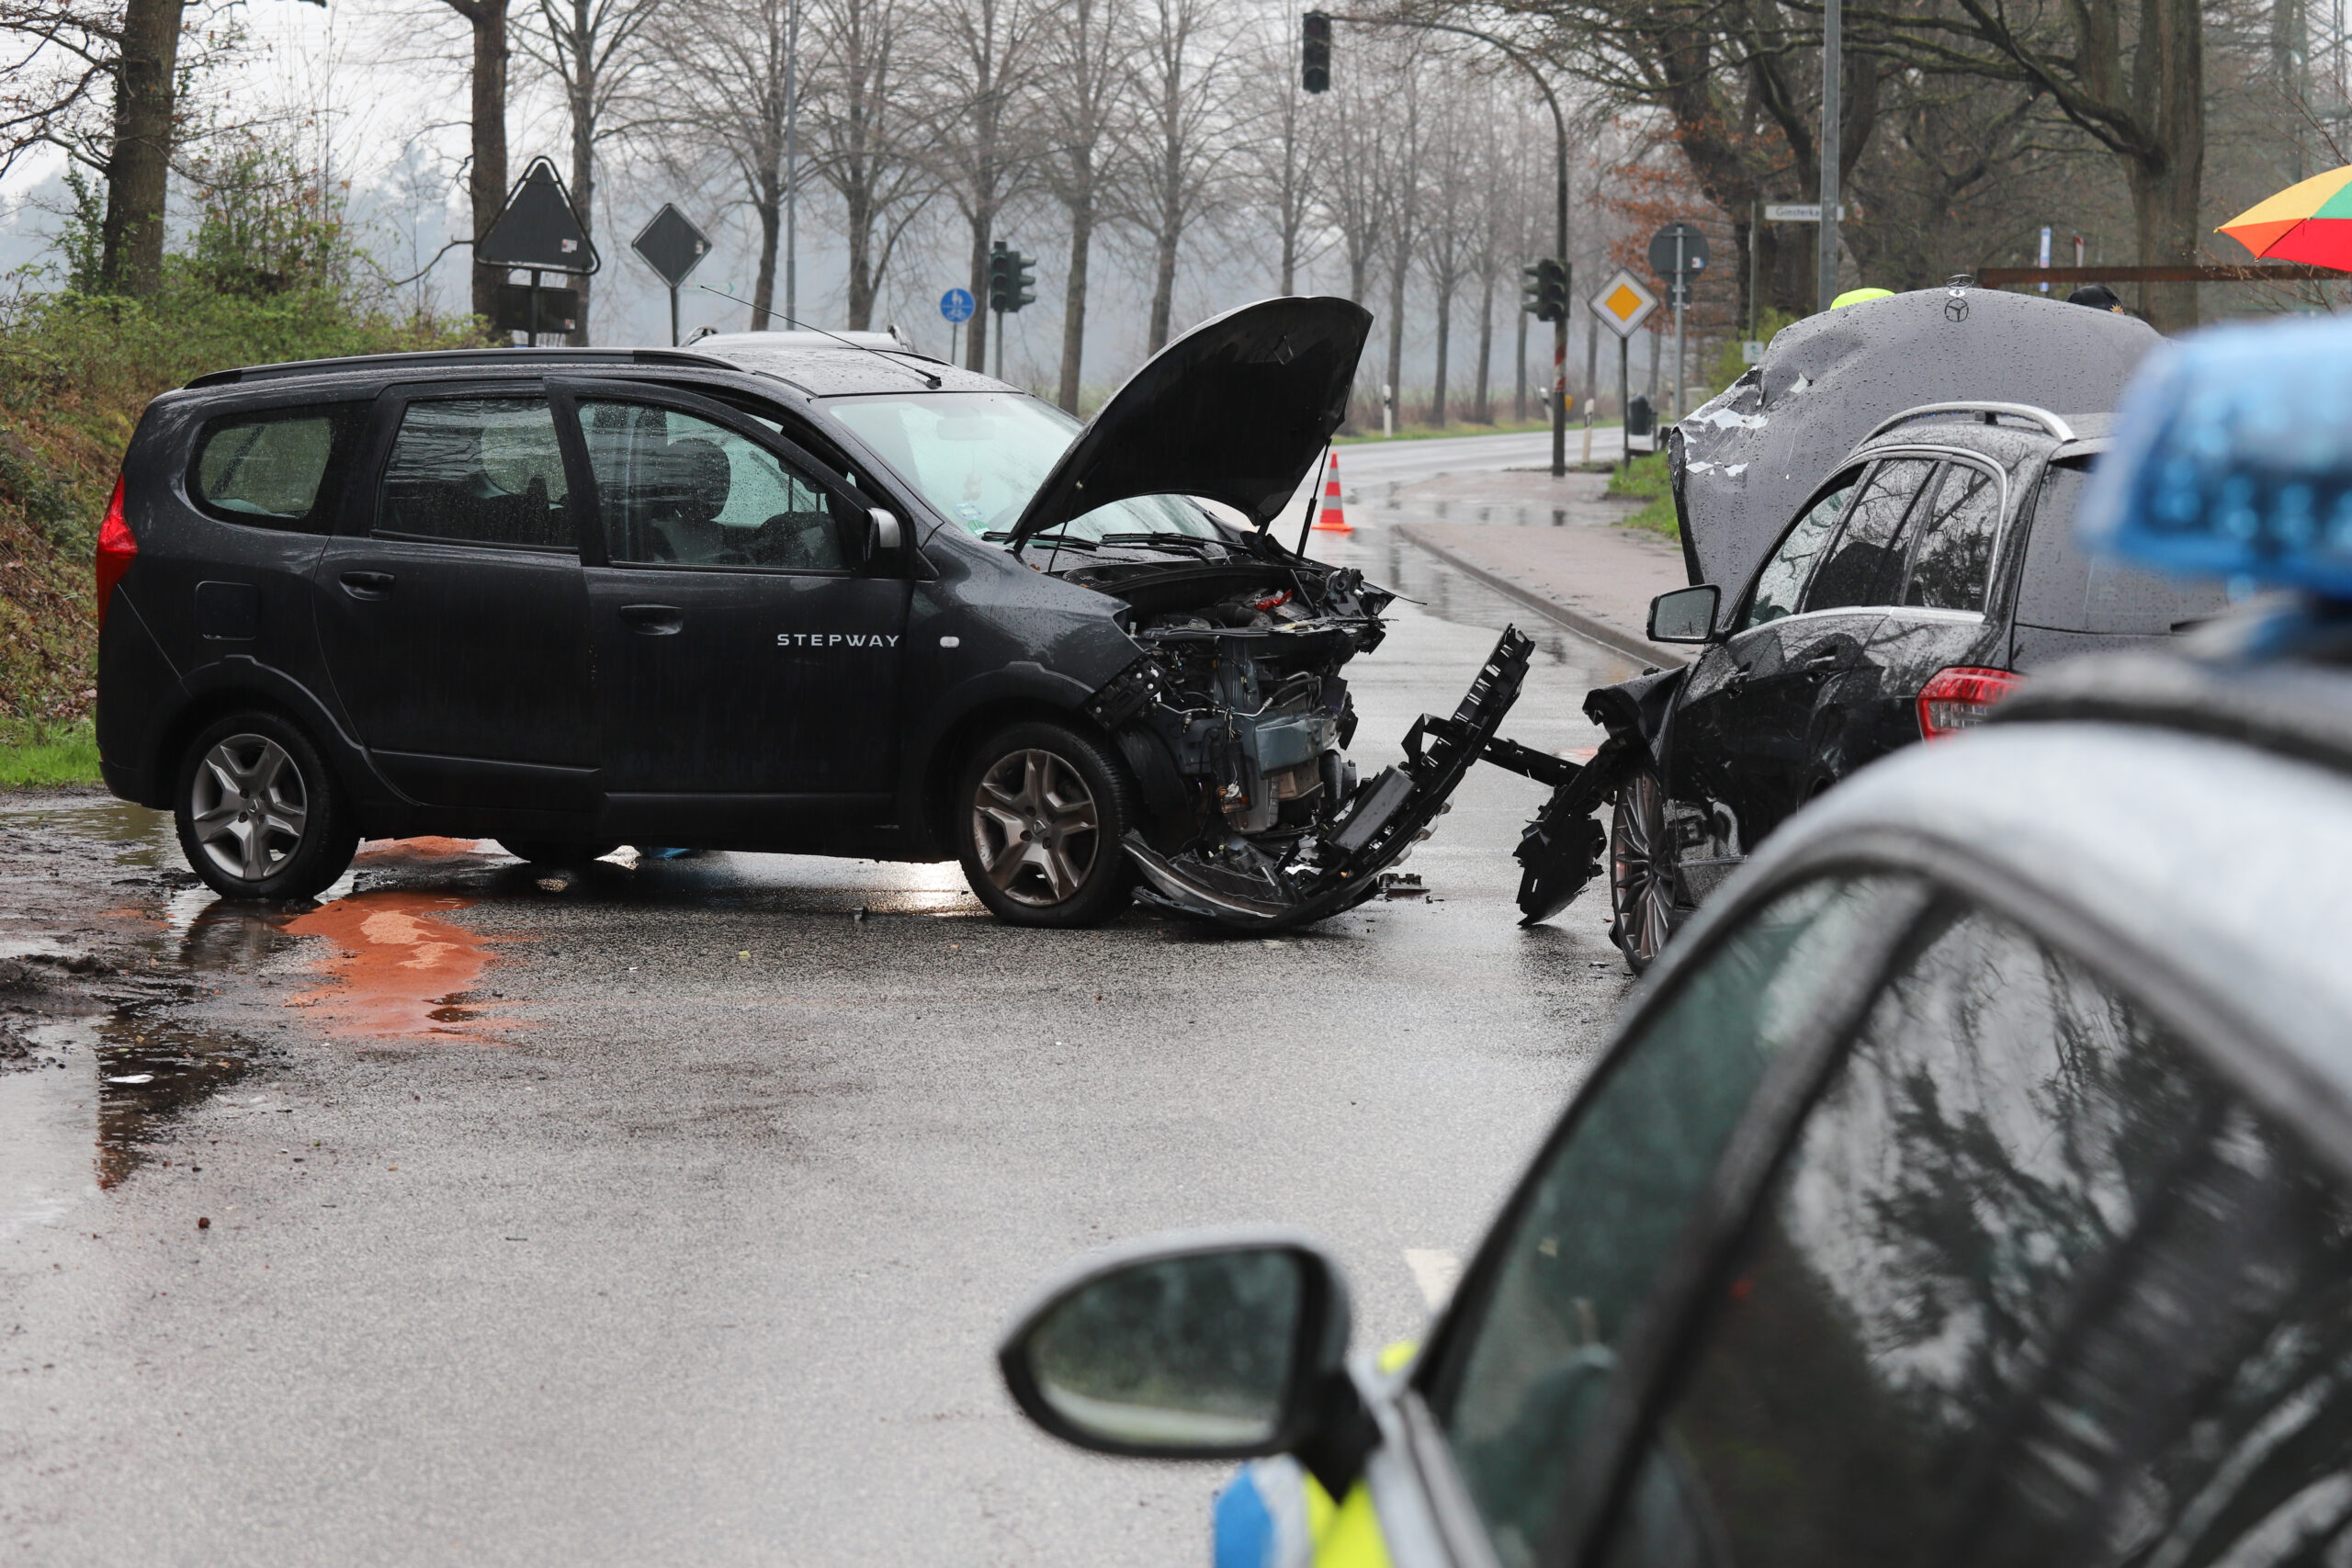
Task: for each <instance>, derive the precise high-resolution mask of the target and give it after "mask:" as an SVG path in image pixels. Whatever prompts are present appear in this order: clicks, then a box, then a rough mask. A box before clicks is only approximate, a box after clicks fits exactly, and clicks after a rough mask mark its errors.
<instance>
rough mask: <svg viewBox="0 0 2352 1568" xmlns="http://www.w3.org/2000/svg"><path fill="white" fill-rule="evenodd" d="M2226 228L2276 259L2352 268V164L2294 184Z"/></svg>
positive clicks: (2255, 250) (2241, 241)
mask: <svg viewBox="0 0 2352 1568" xmlns="http://www.w3.org/2000/svg"><path fill="white" fill-rule="evenodd" d="M2221 231H2222V233H2224V234H2227V235H2228V236H2230V238H2232V239H2233V240H2235V241H2236V242H2237V243H2239V244H2241V245H2244V246H2245V248H2246V249H2247V250H2249V251H2252V252H2253V253H2254V254H2256V255H2257V256H2267V257H2268V258H2269V259H2270V260H2272V261H2292V262H2303V263H2306V264H2307V265H2312V266H2335V267H2346V268H2352V164H2347V165H2346V166H2345V167H2343V168H2341V169H2330V170H2329V171H2328V172H2327V173H2325V174H2324V175H2312V177H2311V178H2310V179H2307V180H2305V181H2303V182H2302V184H2301V185H2292V186H2288V187H2287V188H2286V189H2285V190H2282V191H2280V192H2279V193H2278V195H2277V196H2274V197H2271V198H2270V199H2269V200H2267V201H2264V202H2258V203H2256V205H2255V206H2252V207H2249V208H2247V209H2245V211H2244V212H2241V213H2239V214H2238V215H2237V216H2236V217H2235V218H2233V219H2231V220H2229V221H2228V222H2227V223H2224V224H2222V229H2221Z"/></svg>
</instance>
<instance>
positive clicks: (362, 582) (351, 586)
mask: <svg viewBox="0 0 2352 1568" xmlns="http://www.w3.org/2000/svg"><path fill="white" fill-rule="evenodd" d="M343 591H344V592H345V593H348V594H350V595H351V596H352V597H353V598H354V599H389V598H390V597H391V594H392V574H391V573H390V572H389V571H346V572H345V573H344V574H343Z"/></svg>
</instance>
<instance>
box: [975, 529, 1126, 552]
mask: <svg viewBox="0 0 2352 1568" xmlns="http://www.w3.org/2000/svg"><path fill="white" fill-rule="evenodd" d="M980 537H981V538H983V539H986V540H987V541H988V542H989V544H991V545H1001V544H1002V543H1004V542H1005V541H1006V540H1007V539H1010V538H1011V537H1012V530H1011V529H1009V528H991V529H989V531H988V532H987V533H985V534H983V535H981V536H980ZM1021 542H1022V543H1023V545H1067V546H1068V547H1070V548H1071V549H1074V550H1091V549H1099V548H1101V547H1100V546H1098V545H1097V544H1095V542H1094V541H1093V540H1091V539H1081V538H1080V537H1079V536H1077V535H1076V534H1032V535H1030V536H1028V537H1027V538H1025V539H1023V540H1022V541H1021Z"/></svg>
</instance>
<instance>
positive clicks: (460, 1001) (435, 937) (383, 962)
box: [286, 888, 512, 1040]
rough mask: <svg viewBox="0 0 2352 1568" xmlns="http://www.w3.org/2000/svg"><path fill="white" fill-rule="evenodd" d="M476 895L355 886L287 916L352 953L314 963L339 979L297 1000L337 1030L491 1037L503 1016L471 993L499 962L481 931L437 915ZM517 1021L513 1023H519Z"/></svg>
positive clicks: (299, 931) (298, 927)
mask: <svg viewBox="0 0 2352 1568" xmlns="http://www.w3.org/2000/svg"><path fill="white" fill-rule="evenodd" d="M472 903H473V900H472V899H470V898H461V897H456V896H455V895H452V894H447V893H415V892H410V891H407V890H405V889H400V888H386V889H384V890H382V891H380V892H374V893H355V894H353V895H352V896H351V897H348V898H337V899H335V900H334V902H333V903H331V904H322V905H321V906H320V907H319V908H316V909H313V910H311V912H310V913H309V914H307V915H301V916H299V917H297V918H296V919H293V920H290V921H288V923H287V926H286V929H287V930H288V931H291V932H293V933H294V934H295V935H297V936H322V937H325V938H326V939H328V940H329V941H330V942H334V943H335V944H336V945H337V946H338V947H340V948H341V949H342V950H343V951H342V952H341V953H337V954H336V955H334V956H333V957H330V958H324V959H322V960H320V961H319V963H318V964H316V965H314V967H315V968H316V969H317V970H318V972H319V973H320V974H321V975H322V976H326V978H327V979H328V981H329V982H330V983H329V984H328V985H326V986H323V987H320V988H319V989H317V990H315V991H306V992H304V993H303V994H302V995H300V996H298V997H292V998H288V1002H287V1005H288V1006H289V1007H300V1008H303V1009H305V1010H308V1011H309V1013H310V1016H311V1018H313V1019H315V1020H316V1021H318V1022H319V1024H320V1025H321V1027H322V1028H323V1029H325V1030H326V1031H327V1032H329V1033H332V1034H340V1035H344V1036H346V1037H353V1036H356V1037H366V1038H372V1039H378V1040H408V1039H422V1038H433V1037H438V1038H442V1039H447V1038H449V1037H451V1036H455V1037H457V1038H459V1039H469V1040H487V1039H488V1038H489V1037H490V1030H491V1027H492V1023H493V1022H494V1021H493V1020H492V1019H489V1018H487V1017H485V1016H484V1014H485V1012H486V1011H487V1010H486V1009H485V1008H484V1007H483V1006H482V1005H481V1003H480V1002H478V1001H477V1000H475V999H474V998H473V996H472V995H471V994H470V993H472V992H473V990H474V988H475V987H476V986H477V985H478V984H479V983H480V981H481V975H482V971H483V970H485V969H487V968H488V967H490V965H491V964H495V963H497V962H499V958H498V955H497V954H496V953H493V952H492V950H491V945H490V939H489V938H487V937H485V936H483V935H482V934H481V932H479V931H468V930H467V929H466V928H465V927H463V926H458V925H452V924H451V923H449V922H448V921H447V920H442V919H435V918H434V917H435V916H436V915H443V914H447V913H448V912H449V911H451V910H453V909H463V908H468V907H469V906H470V905H471V904H472ZM509 1027H512V1025H509Z"/></svg>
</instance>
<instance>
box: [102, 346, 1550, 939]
mask: <svg viewBox="0 0 2352 1568" xmlns="http://www.w3.org/2000/svg"><path fill="white" fill-rule="evenodd" d="M1370 320H1371V318H1370V317H1369V315H1368V314H1367V313H1366V312H1365V311H1363V310H1362V309H1361V308H1359V307H1357V306H1355V305H1353V304H1351V303H1349V302H1347V301H1345V300H1340V299H1271V300H1266V301H1262V302H1261V303H1259V304H1257V305H1252V306H1248V307H1245V308H1243V309H1241V310H1236V311H1233V312H1231V313H1229V314H1227V315H1226V316H1223V317H1220V318H1217V319H1216V320H1215V321H1210V322H1207V323H1205V324H1204V325H1203V326H1201V327H1199V328H1197V329H1195V330H1194V331H1193V332H1192V333H1188V334H1186V336H1184V337H1183V338H1182V339H1180V340H1179V341H1178V342H1176V343H1175V344H1171V345H1170V347H1169V348H1168V349H1167V350H1166V351H1164V352H1163V353H1162V354H1161V355H1159V356H1158V357H1156V358H1155V359H1154V360H1153V361H1152V362H1151V363H1150V364H1148V365H1147V366H1146V367H1144V368H1143V369H1142V370H1141V371H1139V372H1138V373H1137V374H1136V377H1135V378H1134V379H1133V380H1131V381H1130V382H1129V383H1128V384H1127V385H1126V386H1125V388H1123V389H1121V390H1120V391H1119V393H1118V394H1117V395H1116V396H1115V397H1114V399H1113V400H1111V402H1110V403H1109V404H1108V405H1106V406H1105V407H1104V408H1103V411H1102V412H1100V413H1098V414H1097V415H1096V417H1095V418H1094V419H1093V420H1092V421H1091V423H1088V424H1087V425H1086V427H1085V428H1084V429H1083V430H1080V428H1079V426H1078V424H1077V422H1075V421H1073V420H1071V419H1069V418H1068V417H1067V416H1066V415H1064V414H1062V413H1060V412H1058V411H1057V410H1055V409H1053V408H1052V407H1051V406H1050V405H1048V404H1046V403H1044V402H1041V401H1039V400H1036V399H1035V398H1032V397H1029V396H1028V395H1026V394H1024V393H1022V392H1019V391H1017V390H1015V389H1012V388H1010V387H1007V386H1005V385H1003V384H1001V383H1000V382H996V381H991V380H989V379H988V378H984V377H980V376H977V375H972V374H969V373H967V372H965V371H962V370H958V369H956V368H954V367H950V366H947V365H944V364H942V363H940V362H938V361H935V360H931V359H926V358H923V357H922V356H919V355H913V354H910V353H907V352H903V351H901V350H899V348H898V347H897V346H896V345H894V344H892V345H888V346H887V347H886V346H882V345H880V344H876V343H872V342H852V341H848V340H844V339H840V338H835V337H831V336H830V335H826V334H809V333H745V334H739V335H735V336H729V337H718V338H710V339H706V340H704V341H703V342H702V343H701V344H698V345H696V348H695V351H693V352H681V351H675V350H658V351H656V350H643V351H626V350H618V351H615V350H552V349H532V350H511V349H506V350H477V351H467V352H461V353H453V354H441V355H389V356H378V357H371V358H365V359H346V360H328V361H318V362H312V363H307V364H300V365H284V366H270V367H258V368H253V369H244V370H232V371H225V372H222V373H220V374H218V375H212V376H207V377H203V378H199V379H198V380H197V381H196V382H193V383H191V384H190V385H189V386H188V387H187V388H186V389H182V390H179V391H175V392H171V393H166V394H165V395H164V396H163V397H160V398H158V399H157V400H155V401H154V403H153V405H151V406H150V408H149V409H148V411H147V412H146V415H145V417H144V418H143V419H142V420H141V423H140V425H139V429H138V432H137V434H135V435H134V437H133V438H132V441H131V444H130V449H129V452H128V453H127V455H126V456H125V457H124V461H123V471H122V478H121V481H120V483H119V487H118V489H117V491H116V494H115V500H114V504H113V506H112V508H111V509H110V511H109V513H108V515H107V520H106V524H105V526H104V529H103V531H102V537H101V541H100V544H99V550H98V602H99V614H100V625H101V630H100V637H99V673H98V745H99V750H100V754H101V757H102V760H103V763H104V768H105V773H106V778H107V784H108V785H109V786H110V787H111V788H112V789H113V790H114V791H115V792H116V793H117V794H118V795H123V796H126V797H128V798H130V799H132V800H136V801H140V802H142V803H144V804H146V805H150V806H153V807H159V808H168V809H170V810H172V811H174V812H175V814H176V816H177V819H178V824H179V833H180V840H181V843H182V845H183V847H184V848H185V850H186V852H187V856H188V860H189V862H190V863H191V864H192V865H193V866H194V867H195V869H196V871H197V872H198V874H199V875H201V876H202V877H203V878H204V880H205V881H206V882H207V883H209V884H210V885H211V886H213V887H214V888H216V889H218V890H219V891H220V892H221V893H222V894H224V895H227V896H230V897H260V898H286V897H304V896H308V895H310V894H312V893H315V892H317V891H319V890H321V889H322V888H324V887H325V886H327V885H328V884H330V883H331V882H333V881H334V879H335V878H336V877H337V876H338V875H340V874H341V873H342V872H343V870H344V868H345V865H346V864H347V863H349V861H350V858H351V855H352V852H353V850H354V847H355V844H356V840H358V839H359V838H360V837H363V836H364V837H369V838H379V837H405V836H411V835H415V834H421V833H446V834H451V835H459V836H466V837H492V838H495V839H497V840H498V841H499V842H500V843H502V844H503V845H504V846H505V847H506V848H508V849H510V850H512V851H513V852H515V853H516V854H518V855H521V856H523V857H524V858H526V859H530V860H542V859H544V860H556V861H563V860H575V859H581V858H585V857H589V856H594V855H596V854H599V853H602V852H605V851H607V850H609V849H610V848H612V847H613V846H615V845H616V844H619V843H625V842H628V843H640V844H642V843H652V844H662V845H678V846H688V847H707V848H730V849H752V850H772V851H798V852H819V853H831V854H848V855H861V856H872V857H876V858H889V859H910V860H939V859H946V858H949V857H956V858H960V860H961V861H962V863H963V865H964V869H965V872H966V874H967V877H968V878H969V880H970V882H971V885H972V887H973V890H974V891H975V892H976V893H977V894H978V896H979V897H980V898H981V899H982V900H983V901H984V902H985V903H986V904H987V905H988V906H989V908H991V909H992V910H994V911H995V912H996V913H997V914H998V915H999V916H1001V917H1002V918H1004V919H1010V920H1014V921H1018V922H1022V923H1027V924H1036V925H1070V924H1078V923H1082V922H1086V921H1091V920H1097V919H1103V918H1104V917H1106V916H1107V915H1109V914H1110V913H1112V912H1113V911H1114V910H1115V909H1116V908H1119V907H1120V906H1121V905H1122V904H1123V903H1124V902H1125V899H1126V898H1127V897H1129V895H1130V894H1131V893H1134V892H1140V893H1141V894H1142V896H1144V897H1148V898H1152V899H1155V900H1157V901H1158V902H1159V903H1160V904H1162V905H1164V906H1166V907H1169V908H1174V909H1178V910H1182V911H1184V912H1186V913H1190V914H1193V915H1197V916H1201V917H1204V918H1208V919H1219V920H1224V921H1227V922H1228V923H1235V924H1245V925H1247V924H1256V925H1280V924H1291V923H1296V922H1298V921H1302V920H1308V919H1317V918H1319V917H1321V916H1323V915H1326V914H1329V913H1330V912H1333V911H1334V910H1336V909H1338V908H1345V907H1346V906H1348V905H1350V904H1352V903H1354V902H1356V901H1358V900H1359V899H1361V898H1362V897H1366V896H1368V895H1369V894H1370V893H1371V892H1372V891H1373V890H1374V886H1376V882H1377V876H1376V874H1377V872H1378V871H1379V870H1380V868H1381V867H1383V866H1385V865H1388V864H1391V863H1394V862H1395V861H1397V859H1399V858H1401V856H1402V855H1403V854H1404V853H1405V852H1407V851H1408V849H1409V848H1410V846H1411V844H1412V843H1413V841H1414V840H1417V839H1418V838H1419V837H1422V836H1424V834H1425V830H1426V829H1427V828H1428V825H1429V823H1430V820H1431V819H1432V818H1434V817H1435V816H1436V814H1437V813H1438V811H1439V809H1440V808H1441V807H1442V804H1443V802H1444V798H1445V796H1446V795H1448V794H1449V793H1450V792H1451V791H1452V789H1453V786H1454V784H1456V783H1458V782H1459V780H1460V778H1461V775H1462V773H1464V771H1466V769H1467V768H1468V767H1469V766H1470V764H1471V763H1472V762H1473V761H1476V757H1477V754H1478V751H1479V750H1480V748H1481V747H1482V746H1483V745H1484V743H1485V742H1486V740H1487V739H1488V738H1490V737H1491V735H1492V732H1493V729H1494V726H1495V723H1496V721H1498V719H1499V718H1500V717H1501V716H1502V713H1503V711H1504V710H1505V709H1507V708H1508V707H1509V705H1510V701H1511V699H1512V698H1513V696H1514V695H1515V694H1516V693H1517V690H1518V683H1519V680H1520V677H1521V673H1522V672H1523V671H1524V667H1525V660H1526V652H1527V647H1528V645H1527V644H1526V642H1525V640H1524V639H1523V638H1519V637H1516V636H1515V635H1510V634H1507V635H1506V636H1505V637H1504V639H1503V641H1502V643H1501V644H1500V645H1499V646H1498V649H1497V652H1496V656H1495V658H1494V659H1493V660H1490V661H1489V662H1488V664H1487V667H1486V668H1485V669H1484V670H1483V671H1481V672H1480V674H1479V677H1478V679H1477V681H1476V684H1475V685H1474V687H1473V690H1472V692H1471V694H1470V695H1469V696H1468V697H1467V698H1465V699H1464V705H1463V707H1462V709H1461V711H1460V712H1458V713H1457V714H1456V715H1454V716H1453V717H1452V718H1436V717H1430V718H1425V719H1424V721H1423V722H1422V723H1421V724H1419V725H1417V726H1416V727H1415V730H1414V732H1413V734H1412V735H1411V736H1410V737H1408V761H1407V762H1406V763H1405V764H1404V765H1402V766H1400V767H1397V768H1391V769H1388V770H1386V771H1385V772H1384V773H1382V774H1381V775H1380V776H1379V777H1377V778H1374V779H1370V780H1365V781H1363V783H1362V784H1361V786H1360V785H1359V784H1358V781H1357V778H1356V774H1355V769H1354V766H1353V764H1352V763H1351V762H1350V761H1348V759H1347V757H1346V755H1345V747H1346V745H1347V742H1348V740H1349V738H1350V737H1351V734H1352V733H1353V730H1354V727H1355V716H1354V712H1353V709H1352V707H1351V704H1350V702H1349V699H1348V693H1347V683H1346V682H1345V680H1344V679H1343V678H1342V677H1341V675H1340V669H1341V667H1342V666H1343V665H1344V664H1346V662H1347V661H1348V660H1350V659H1351V658H1352V657H1354V656H1355V655H1356V654H1357V653H1359V652H1364V651H1368V650H1370V649H1373V648H1374V647H1375V646H1377V644H1378V643H1379V641H1380V638H1381V635H1382V622H1381V618H1380V611H1381V610H1382V608H1383V607H1384V606H1385V604H1387V603H1388V602H1389V599H1390V595H1388V594H1387V593H1385V592H1383V591H1381V590H1379V589H1377V588H1374V587H1372V586H1370V585H1369V584H1367V583H1365V582H1364V581H1363V579H1362V578H1361V576H1360V575H1359V574H1358V573H1356V572H1354V571H1352V570H1340V569H1334V568H1332V567H1329V566H1327V565H1322V564H1318V563H1317V562H1314V561H1311V560H1308V559H1306V558H1305V557H1304V556H1303V555H1302V554H1301V553H1299V551H1297V550H1295V549H1294V548H1291V547H1285V546H1284V545H1283V544H1282V543H1281V542H1280V541H1278V540H1276V539H1275V538H1274V537H1273V536H1272V531H1271V528H1270V525H1272V524H1273V523H1274V522H1275V521H1276V519H1277V516H1278V514H1279V513H1282V512H1283V510H1284V509H1285V508H1286V506H1287V503H1288V502H1289V500H1290V499H1291V497H1292V496H1293V494H1294V492H1295V491H1296V489H1297V487H1298V485H1299V483H1300V481H1301V480H1302V479H1305V478H1306V474H1307V472H1308V470H1309V469H1310V468H1312V467H1313V466H1314V465H1315V463H1316V462H1317V458H1318V457H1319V455H1320V453H1321V452H1322V450H1323V448H1324V446H1325V445H1326V444H1327V443H1328V442H1329V438H1330V435H1331V433H1332V431H1333V430H1334V429H1335V428H1336V427H1337V426H1338V424H1339V423H1340V418H1341V417H1342V415H1343V413H1344V412H1345V407H1346V399H1347V394H1348V388H1349V385H1350V382H1351V379H1352V378H1353V375H1354V372H1355V367H1356V361H1357V357H1358V355H1359V354H1360V353H1361V351H1362V348H1363V340H1364V335H1365V333H1366V331H1367V329H1368V327H1369V324H1370ZM881 343H882V344H888V340H881ZM1299 521H1300V525H1301V528H1302V537H1303V530H1304V525H1305V519H1304V518H1303V517H1302V518H1301V519H1300V520H1299Z"/></svg>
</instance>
